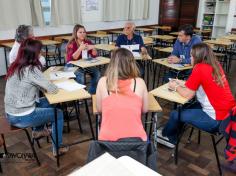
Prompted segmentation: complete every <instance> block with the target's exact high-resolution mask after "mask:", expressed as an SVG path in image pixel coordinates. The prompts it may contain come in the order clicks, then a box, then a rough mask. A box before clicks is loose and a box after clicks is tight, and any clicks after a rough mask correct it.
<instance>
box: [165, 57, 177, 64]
mask: <svg viewBox="0 0 236 176" xmlns="http://www.w3.org/2000/svg"><path fill="white" fill-rule="evenodd" d="M167 62H168V63H169V64H177V63H179V62H180V58H178V57H177V56H169V57H168V58H167Z"/></svg>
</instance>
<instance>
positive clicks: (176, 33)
mask: <svg viewBox="0 0 236 176" xmlns="http://www.w3.org/2000/svg"><path fill="white" fill-rule="evenodd" d="M170 35H179V32H171V33H170Z"/></svg>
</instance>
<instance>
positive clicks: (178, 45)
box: [164, 24, 202, 82]
mask: <svg viewBox="0 0 236 176" xmlns="http://www.w3.org/2000/svg"><path fill="white" fill-rule="evenodd" d="M201 42H202V41H201V38H200V37H199V36H196V35H193V27H192V25H188V24H187V25H183V26H180V28H179V34H178V39H177V40H176V42H175V44H174V47H173V51H172V53H171V55H170V56H169V57H168V63H170V64H190V63H191V59H190V58H191V55H190V52H191V49H192V46H193V45H195V44H198V43H201ZM190 72H191V71H189V70H188V71H182V72H181V74H179V76H182V77H183V76H188V75H189V74H190ZM177 74H178V73H176V72H174V71H170V72H169V73H167V74H166V75H165V76H164V81H165V82H168V81H169V78H176V77H177ZM182 77H181V78H182Z"/></svg>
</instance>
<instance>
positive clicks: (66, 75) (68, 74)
mask: <svg viewBox="0 0 236 176" xmlns="http://www.w3.org/2000/svg"><path fill="white" fill-rule="evenodd" d="M75 77H76V76H75V74H74V72H62V71H57V72H51V73H50V80H58V79H62V78H66V79H69V78H75Z"/></svg>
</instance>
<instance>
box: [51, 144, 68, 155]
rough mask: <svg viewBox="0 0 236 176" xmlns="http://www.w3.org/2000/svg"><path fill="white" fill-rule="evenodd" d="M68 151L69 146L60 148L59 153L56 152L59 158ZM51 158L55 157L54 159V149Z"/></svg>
mask: <svg viewBox="0 0 236 176" xmlns="http://www.w3.org/2000/svg"><path fill="white" fill-rule="evenodd" d="M69 149H70V148H69V146H63V147H60V148H59V151H58V153H59V156H61V155H64V154H65V153H66V152H68V151H69ZM53 156H55V157H56V156H57V152H56V150H55V149H54V148H53Z"/></svg>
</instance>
